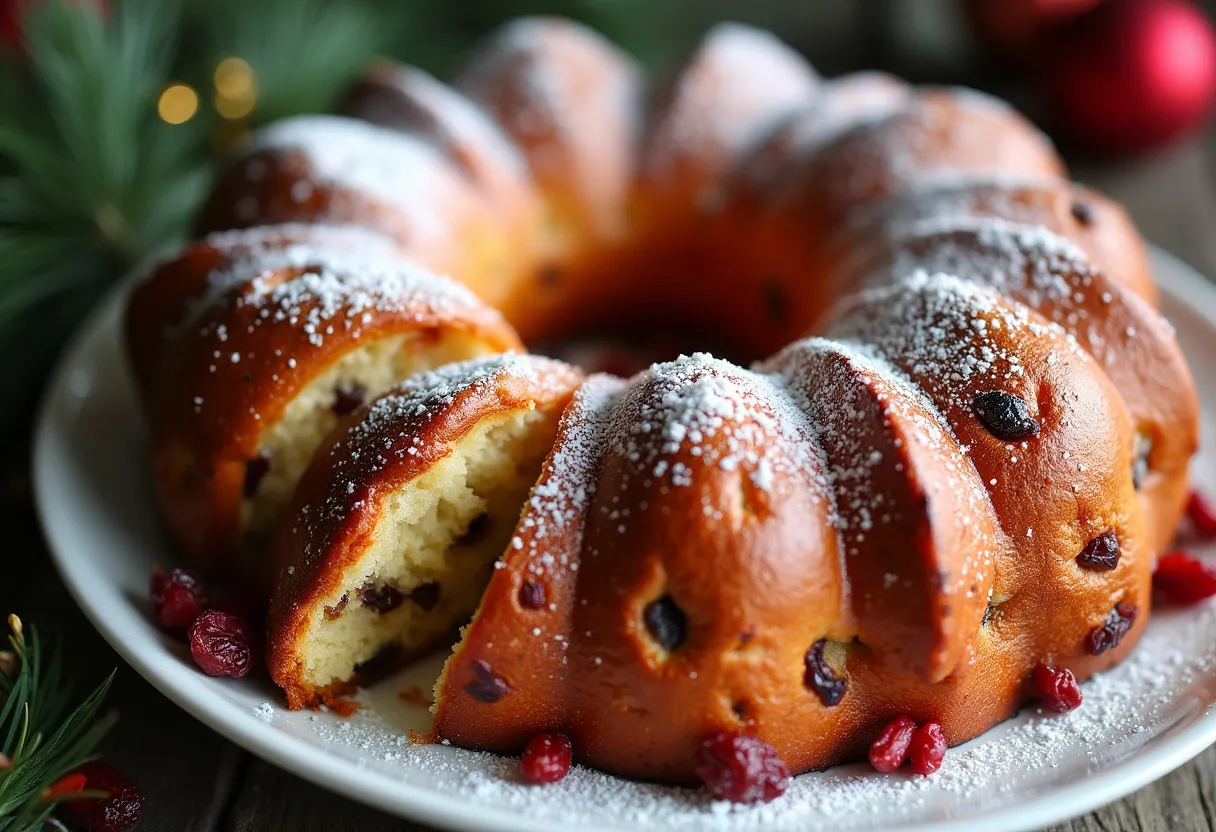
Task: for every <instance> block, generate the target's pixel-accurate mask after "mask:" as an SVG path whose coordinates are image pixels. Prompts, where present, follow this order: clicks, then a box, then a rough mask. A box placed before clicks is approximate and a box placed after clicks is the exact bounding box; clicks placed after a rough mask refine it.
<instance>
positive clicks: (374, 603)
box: [359, 581, 405, 615]
mask: <svg viewBox="0 0 1216 832" xmlns="http://www.w3.org/2000/svg"><path fill="white" fill-rule="evenodd" d="M359 600H360V601H362V602H363V606H365V607H369V608H371V609H373V610H375V611H376V612H378V613H380V614H381V615H384V614H385V613H386V612H392V611H393V610H395V609H397V607H399V606H401V605H402V604H404V603H405V594H404V593H403V592H402V591H401V590H399V589H397V587H395V586H393V585H391V584H385V585H384V586H380V587H378V586H376V585H375V584H373V583H371V582H370V581H369V582H368V583H365V584H364V585H363V586H361V587H359Z"/></svg>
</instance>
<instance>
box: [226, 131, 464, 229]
mask: <svg viewBox="0 0 1216 832" xmlns="http://www.w3.org/2000/svg"><path fill="white" fill-rule="evenodd" d="M246 150H247V151H248V152H250V153H254V152H257V151H262V150H274V151H279V150H288V151H296V152H299V153H302V154H304V156H305V158H306V159H307V160H308V163H309V165H310V166H311V168H312V176H313V178H314V180H315V183H316V184H321V185H326V186H330V187H342V188H348V189H351V190H354V191H358V192H361V193H365V194H370V195H373V196H375V197H377V198H379V199H381V200H384V201H385V202H387V203H389V204H391V205H393V206H395V207H397V208H398V209H400V210H401V211H402V212H403V213H404V215H405V216H407V217H408V218H409V221H410V225H411V229H412V230H413V232H414V233H416V234H417V235H418V236H420V237H422V238H431V237H435V236H438V235H439V234H441V233H442V232H443V231H444V230H446V229H445V228H444V216H445V212H444V210H443V205H444V204H445V203H446V202H447V199H445V196H446V195H447V194H450V193H451V192H452V191H453V190H456V189H459V188H460V182H459V180H458V179H457V178H456V177H455V175H454V174H452V173H451V169H450V168H449V166H448V165H447V164H446V162H445V161H444V158H443V157H442V156H441V155H440V154H439V153H438V152H437V151H436V150H435V148H434V147H432V146H431V145H429V144H427V143H426V142H424V141H422V140H420V139H418V138H415V137H413V136H410V135H407V134H405V133H400V132H397V131H395V130H389V129H387V128H384V127H378V126H376V125H374V124H369V123H368V122H365V121H359V120H358V119H351V118H343V117H341V116H297V117H295V118H288V119H284V120H282V121H277V122H275V123H273V124H271V125H269V126H267V127H264V128H262V129H261V130H259V131H258V132H257V133H255V134H254V136H253V138H252V139H251V141H250V143H249V145H248V146H247V148H246ZM249 175H250V172H249V171H246V176H249ZM255 210H256V206H255Z"/></svg>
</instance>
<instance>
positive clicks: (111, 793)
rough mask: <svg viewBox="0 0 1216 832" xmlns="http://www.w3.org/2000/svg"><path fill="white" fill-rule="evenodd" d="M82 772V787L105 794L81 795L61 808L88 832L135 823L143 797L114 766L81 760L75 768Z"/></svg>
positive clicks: (118, 830) (114, 830)
mask: <svg viewBox="0 0 1216 832" xmlns="http://www.w3.org/2000/svg"><path fill="white" fill-rule="evenodd" d="M76 772H77V773H78V774H81V775H84V780H85V787H86V788H87V789H89V790H96V791H101V792H105V793H106V797H82V798H79V799H77V800H69V801H68V802H67V803H65V804H63V811H64V813H65V814H66V815H67V816H68V818H69V819H71V820H72V821H73V822H75V823H77V824H79V825H80V826H82V827H84V828H85V829H86V830H88V832H123V830H126V829H130V828H132V827H133V826H135V824H137V823H139V817H140V815H142V814H143V810H144V796H143V794H142V793H141V792H140V791H139V788H138V787H137V786H136V785H135V784H134V783H132V782H131V781H130V780H128V779H127V776H126V775H125V774H123V773H122V772H121V771H119V770H118V769H116V768H114V766H110V765H106V764H105V763H99V762H91V763H85V764H84V765H82V766H81V767H80V768H78V769H76Z"/></svg>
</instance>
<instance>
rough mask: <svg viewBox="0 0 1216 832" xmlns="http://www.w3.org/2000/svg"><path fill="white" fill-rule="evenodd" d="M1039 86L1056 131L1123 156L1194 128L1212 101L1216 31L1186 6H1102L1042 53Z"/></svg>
mask: <svg viewBox="0 0 1216 832" xmlns="http://www.w3.org/2000/svg"><path fill="white" fill-rule="evenodd" d="M1043 60H1044V86H1045V91H1046V93H1047V97H1048V99H1049V100H1050V103H1051V105H1052V107H1053V109H1054V112H1055V116H1056V120H1057V122H1058V124H1059V125H1060V127H1061V128H1062V130H1064V131H1065V132H1066V133H1067V134H1068V135H1069V136H1070V137H1071V138H1072V139H1074V140H1075V141H1077V142H1078V143H1080V144H1083V145H1085V146H1087V147H1089V148H1091V149H1093V150H1097V151H1100V152H1106V153H1127V152H1135V151H1141V150H1146V149H1148V148H1151V147H1154V146H1158V145H1161V144H1164V143H1166V142H1168V141H1170V140H1171V139H1174V138H1176V137H1178V136H1180V135H1182V134H1184V133H1186V132H1189V131H1191V130H1193V129H1194V128H1196V127H1197V126H1198V125H1200V124H1201V123H1202V122H1203V121H1204V119H1205V118H1206V116H1207V115H1208V113H1209V111H1210V110H1211V106H1212V102H1213V99H1214V97H1216V33H1214V32H1213V29H1212V24H1211V22H1210V21H1209V20H1208V18H1207V17H1206V16H1205V15H1204V13H1203V12H1202V11H1200V10H1199V9H1198V8H1197V7H1196V6H1195V5H1194V4H1193V3H1191V2H1189V0H1108V2H1106V3H1105V4H1104V5H1102V6H1101V7H1099V8H1098V9H1096V10H1095V11H1094V12H1093V13H1092V14H1088V15H1085V16H1084V17H1082V18H1081V19H1079V20H1078V21H1077V22H1076V23H1075V24H1073V25H1071V26H1068V27H1065V28H1064V29H1063V30H1061V31H1060V32H1059V34H1058V36H1057V37H1056V38H1054V39H1053V41H1052V43H1051V45H1050V48H1048V49H1047V50H1046V52H1045V53H1044V57H1043Z"/></svg>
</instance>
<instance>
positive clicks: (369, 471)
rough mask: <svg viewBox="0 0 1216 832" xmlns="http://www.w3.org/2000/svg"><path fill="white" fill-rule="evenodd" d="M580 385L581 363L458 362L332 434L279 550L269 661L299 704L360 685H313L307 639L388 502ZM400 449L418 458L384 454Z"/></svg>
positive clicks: (555, 406)
mask: <svg viewBox="0 0 1216 832" xmlns="http://www.w3.org/2000/svg"><path fill="white" fill-rule="evenodd" d="M582 380H583V376H582V374H581V373H580V372H579V371H578V370H576V369H574V368H573V367H570V366H568V365H565V364H562V363H561V362H557V361H552V360H550V359H547V358H540V357H534V356H502V357H498V358H491V359H487V360H483V361H475V362H469V363H467V364H466V365H453V366H449V367H445V368H444V369H443V370H442V371H441V373H440V374H435V375H434V376H431V377H426V376H423V377H420V378H414V379H411V380H409V381H407V382H405V383H403V384H402V385H400V386H399V387H398V388H397V389H395V390H393V391H392V392H390V393H387V394H385V395H384V396H383V397H381V398H380V399H378V400H376V401H375V402H372V403H370V404H368V405H365V406H364V407H363V408H361V409H360V410H359V411H357V412H355V413H353V414H351V415H350V416H349V417H347V418H346V419H345V420H344V421H343V423H342V424H340V425H339V426H338V427H337V428H335V429H334V432H333V434H332V435H331V438H330V440H328V441H327V443H326V446H327V447H330V448H331V450H330V451H329V452H328V453H321V454H318V455H317V456H316V457H315V458H314V460H313V463H312V465H311V466H310V467H309V469H308V471H307V472H306V473H305V475H304V478H303V480H302V481H301V483H300V485H299V487H298V489H297V490H296V495H295V497H294V499H293V501H292V505H291V507H290V508H289V509H288V513H287V517H288V518H290V521H289V522H285V523H284V525H283V527H282V531H281V534H280V536H279V539H278V541H277V543H276V546H275V576H276V577H275V581H274V592H273V594H272V600H271V605H270V614H269V620H268V632H269V644H268V650H267V662H268V664H269V666H270V672H271V676H272V677H273V678H274V680H275V682H276V683H277V684H278V685H279V686H281V687H282V688H283V689H284V690H285V691H286V692H287V696H288V702H289V704H290V706H291V707H292V708H299V707H310V706H314V705H316V704H318V703H321V702H323V701H325V696H327V695H329V694H330V693H332V692H333V691H337V690H342V691H347V690H350V689H352V688H353V687H355V686H357V685H358V684H359V682H360V681H361V679H360V678H359V677H358V676H356V677H354V678H352V679H351V680H335V682H334V684H332V685H329V686H325V687H317V686H316V685H314V684H311V683H310V682H308V681H307V680H306V679H305V677H304V674H303V673H302V669H301V667H300V659H299V655H300V650H301V644H300V642H301V640H302V639H303V638H304V636H305V631H306V628H307V626H308V623H309V621H310V620H311V619H312V617H313V616H314V614H315V613H316V608H317V605H318V604H323V603H325V601H326V599H328V598H330V597H332V596H333V595H334V594H335V593H336V592H337V590H339V589H340V588H341V577H342V575H343V573H344V571H345V570H346V569H347V567H349V566H351V565H353V564H355V563H357V562H358V561H359V559H360V557H361V556H362V555H363V553H364V550H365V549H366V548H367V546H368V544H369V542H370V538H369V536H370V535H371V534H372V531H373V530H374V528H375V527H376V523H377V521H378V520H379V517H380V514H381V511H382V508H383V501H384V499H385V498H386V497H387V496H389V495H390V494H392V493H393V491H395V490H396V489H399V488H400V487H401V486H402V485H404V484H405V483H407V482H409V481H410V480H413V479H415V478H416V477H418V476H420V475H421V474H423V473H425V472H426V471H427V470H429V469H430V468H431V466H433V465H434V464H435V463H436V462H437V461H438V460H440V459H442V458H444V457H446V456H447V455H448V454H450V453H451V452H452V451H453V449H454V448H455V446H456V445H457V444H458V443H459V442H460V441H461V440H462V439H463V438H464V437H465V436H467V435H468V434H469V432H470V431H472V430H473V429H474V428H475V427H476V426H477V425H478V424H480V423H484V422H485V421H486V420H490V419H494V418H495V417H498V416H502V415H504V414H507V413H510V412H512V411H518V410H537V409H539V410H544V411H552V410H560V409H561V408H562V407H563V406H564V404H565V402H566V401H568V400H569V398H570V397H571V396H572V395H573V394H574V391H575V389H576V388H577V387H578V386H579V384H580V383H581V382H582ZM394 445H395V446H396V447H398V448H402V449H404V448H409V449H410V451H411V452H410V453H384V449H385V448H386V447H389V446H394ZM348 483H350V484H351V485H352V486H353V487H350V488H348V487H346V486H347V484H348ZM449 643H450V642H449ZM430 646H432V645H425V646H423V647H422V648H420V649H418V650H416V651H413V653H414V655H421V654H422V653H424V652H426V650H427V649H428V647H430ZM433 646H438V645H433ZM408 658H409V656H408V655H404V654H403V655H402V656H400V657H398V662H401V661H405V660H407V659H408Z"/></svg>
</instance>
